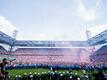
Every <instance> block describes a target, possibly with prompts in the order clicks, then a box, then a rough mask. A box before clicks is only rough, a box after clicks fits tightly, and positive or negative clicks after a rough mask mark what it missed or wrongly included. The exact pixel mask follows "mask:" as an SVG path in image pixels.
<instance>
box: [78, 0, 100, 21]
mask: <svg viewBox="0 0 107 80" xmlns="http://www.w3.org/2000/svg"><path fill="white" fill-rule="evenodd" d="M100 2H101V1H100V0H97V1H96V4H95V6H94V7H91V6H90V8H89V9H87V8H86V6H85V4H83V2H82V1H79V2H78V7H77V11H78V14H79V15H80V16H81V18H82V19H83V20H84V21H86V22H89V21H92V20H94V19H96V18H97V9H98V7H99V5H100Z"/></svg>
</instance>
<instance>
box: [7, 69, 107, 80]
mask: <svg viewBox="0 0 107 80" xmlns="http://www.w3.org/2000/svg"><path fill="white" fill-rule="evenodd" d="M7 71H8V72H9V73H10V76H11V80H14V78H15V76H16V75H21V76H23V75H24V73H27V74H29V73H30V72H32V74H34V73H35V72H36V73H40V74H41V73H42V72H48V71H51V70H50V69H45V68H34V69H12V70H7ZM57 72H61V73H63V72H67V70H58V71H57ZM72 72H73V74H75V73H78V75H83V71H82V70H73V71H72ZM96 72H98V71H94V72H92V73H96ZM105 73H107V71H105Z"/></svg>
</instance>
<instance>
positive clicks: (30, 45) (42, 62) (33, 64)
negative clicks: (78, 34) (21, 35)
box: [0, 31, 107, 80]
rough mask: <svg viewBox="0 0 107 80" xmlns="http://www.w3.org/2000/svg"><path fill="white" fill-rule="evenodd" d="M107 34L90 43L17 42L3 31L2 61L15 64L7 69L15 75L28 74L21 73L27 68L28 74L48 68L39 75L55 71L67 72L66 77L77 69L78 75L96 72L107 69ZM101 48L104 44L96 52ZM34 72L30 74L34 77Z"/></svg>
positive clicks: (99, 35) (0, 48)
mask: <svg viewBox="0 0 107 80" xmlns="http://www.w3.org/2000/svg"><path fill="white" fill-rule="evenodd" d="M14 33H15V32H14ZM106 33H107V31H103V32H101V33H100V34H98V35H97V36H95V37H92V38H89V39H88V40H87V41H36V40H35V41H29V40H16V39H14V38H12V37H10V36H9V35H7V34H5V33H3V32H0V59H1V60H2V59H3V58H7V59H8V60H9V61H10V62H12V65H10V66H9V65H8V66H7V67H6V69H7V70H9V71H10V73H11V72H12V74H13V72H14V70H15V69H16V74H15V73H14V74H15V75H24V71H23V73H20V74H19V73H18V70H19V69H21V70H23V69H25V72H26V71H27V70H29V69H31V71H32V70H35V69H37V70H39V69H40V71H41V72H42V70H41V69H44V70H45V69H46V70H45V72H42V73H39V72H38V74H39V75H40V74H41V75H43V74H46V71H50V72H51V70H53V71H54V70H55V71H57V70H61V71H64V72H62V74H63V73H64V74H66V73H67V71H68V70H74V72H75V71H76V70H77V71H78V70H80V71H78V72H81V70H89V72H90V71H93V70H94V69H95V71H96V70H106V69H107V67H106V65H107V58H106V56H107V55H106V49H107V45H106V37H105V36H104V35H106ZM101 36H103V37H101ZM99 39H100V40H99ZM102 42H103V43H102ZM97 45H100V48H98V49H96V46H97ZM6 46H8V47H6ZM93 66H94V67H93ZM26 69H27V70H26ZM44 70H43V71H44ZM31 71H30V72H29V71H28V72H29V73H28V72H26V73H28V74H31ZM19 72H20V71H19ZM34 72H35V71H33V73H34ZM105 72H106V71H105ZM33 73H32V75H33ZM87 73H88V72H87ZM92 73H93V72H92ZM60 74H61V72H60ZM64 74H63V76H64ZM80 74H82V72H81V73H80ZM80 74H79V75H80ZM84 74H86V73H84ZM15 75H14V77H15ZM30 80H32V79H30ZM34 80H36V79H34ZM37 80H39V79H37ZM56 80H57V79H56ZM61 80H62V79H61ZM64 80H67V79H64Z"/></svg>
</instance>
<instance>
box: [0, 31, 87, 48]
mask: <svg viewBox="0 0 107 80" xmlns="http://www.w3.org/2000/svg"><path fill="white" fill-rule="evenodd" d="M0 43H4V44H9V45H14V46H27V47H56V46H58V47H73V46H87V45H88V43H87V41H41V40H40V41H37V40H32V41H31V40H16V39H13V38H12V37H10V36H8V35H7V34H5V33H3V32H1V31H0Z"/></svg>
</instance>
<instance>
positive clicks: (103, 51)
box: [91, 45, 107, 64]
mask: <svg viewBox="0 0 107 80" xmlns="http://www.w3.org/2000/svg"><path fill="white" fill-rule="evenodd" d="M91 59H92V62H93V63H97V64H101V63H102V64H107V45H104V46H102V47H101V48H100V49H98V50H97V51H96V52H95V53H93V55H91Z"/></svg>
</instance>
